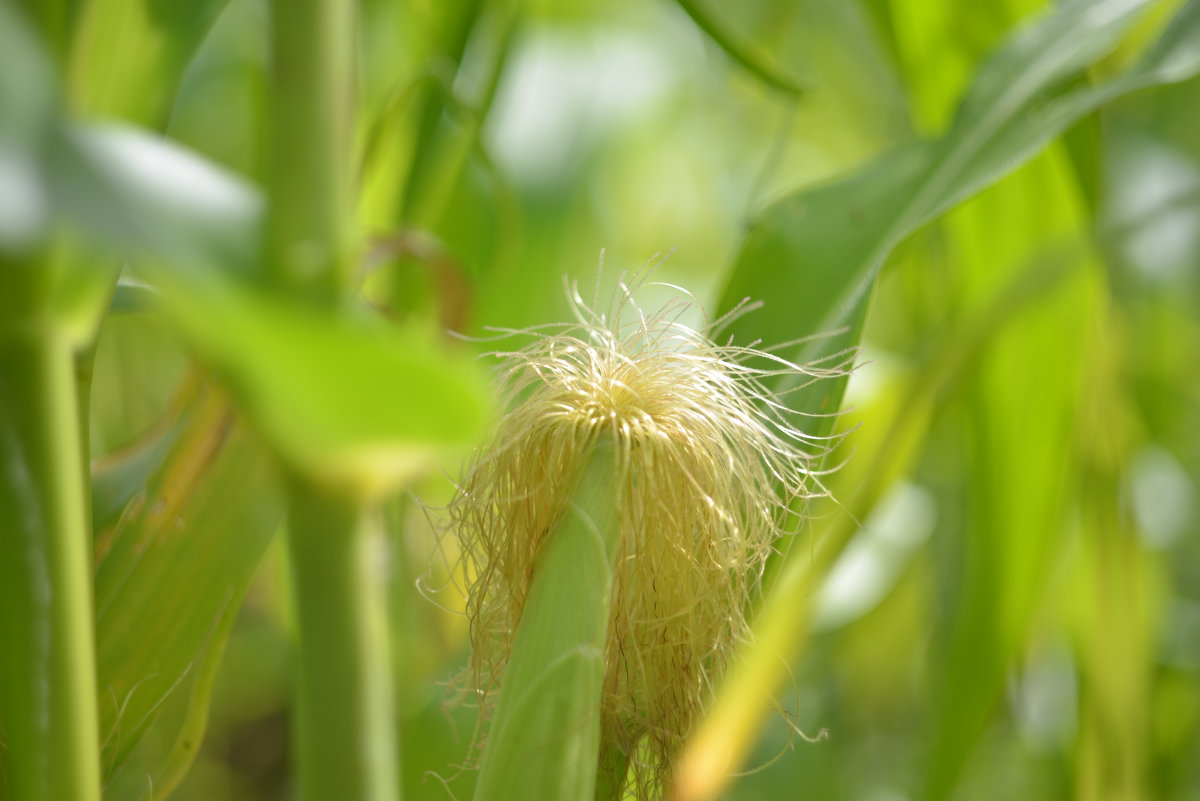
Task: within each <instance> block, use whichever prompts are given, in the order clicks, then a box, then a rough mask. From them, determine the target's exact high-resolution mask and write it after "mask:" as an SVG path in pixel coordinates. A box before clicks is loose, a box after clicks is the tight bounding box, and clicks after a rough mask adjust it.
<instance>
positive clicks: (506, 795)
mask: <svg viewBox="0 0 1200 801" xmlns="http://www.w3.org/2000/svg"><path fill="white" fill-rule="evenodd" d="M615 460H616V454H615V449H614V448H613V447H612V446H611V445H610V443H608V442H605V441H601V442H599V443H597V445H596V446H595V447H594V452H593V453H592V456H591V458H590V459H589V461H588V463H587V465H586V467H585V468H584V470H583V474H582V475H581V476H580V478H579V485H578V488H577V489H576V491H575V494H574V497H573V498H572V503H571V506H570V508H569V509H568V510H567V512H566V514H565V516H564V518H563V521H562V523H561V524H559V526H558V529H557V530H556V531H554V532H553V533H552V534H551V535H550V538H549V539H548V541H547V542H546V544H545V545H543V546H542V550H543V552H542V555H541V556H540V558H539V560H538V564H537V567H536V568H535V572H534V576H533V582H532V583H531V584H530V587H529V595H528V597H527V598H526V600H525V608H524V610H523V611H522V613H521V620H520V623H518V625H517V632H516V635H515V638H514V640H513V647H512V652H511V654H510V656H509V659H508V666H507V667H506V668H505V671H504V679H503V684H502V686H501V689H500V700H499V703H498V704H497V707H496V717H495V719H494V720H493V721H492V726H491V730H490V732H489V733H488V745H487V750H486V751H485V752H484V755H483V761H482V764H481V765H480V768H479V781H478V784H477V785H476V787H475V801H511V799H518V798H529V799H534V798H538V799H542V798H544V799H579V800H580V801H583V799H591V798H593V797H595V795H596V773H597V754H598V753H599V752H600V702H601V689H602V685H603V681H604V664H605V660H604V654H605V643H606V639H607V634H608V617H609V607H610V604H611V600H612V579H613V572H614V561H615V559H616V553H617V544H618V540H619V527H618V517H617V512H616V510H615V502H614V499H615V498H616V489H617V483H616V482H617V478H616V476H617V470H616V463H615ZM610 767H611V766H610V765H606V766H605V769H606V770H609V769H610ZM622 778H624V776H623V775H622ZM606 784H609V785H611V784H612V782H611V781H610V780H609V777H606Z"/></svg>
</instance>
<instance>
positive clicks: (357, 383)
mask: <svg viewBox="0 0 1200 801" xmlns="http://www.w3.org/2000/svg"><path fill="white" fill-rule="evenodd" d="M164 289H165V294H166V300H167V305H168V307H169V309H170V310H171V312H172V313H173V316H174V319H175V320H176V321H177V322H178V324H179V325H180V327H181V328H182V330H183V332H184V334H185V336H186V337H187V339H188V340H189V341H190V342H191V344H192V345H193V346H194V347H195V348H196V350H197V352H198V353H199V355H200V357H201V358H202V359H203V360H205V361H206V362H208V363H209V364H210V365H212V366H213V367H215V368H216V369H217V370H218V372H219V373H220V374H221V375H222V377H223V378H224V379H225V380H226V381H227V382H228V384H229V386H230V387H231V389H232V390H233V392H234V393H235V395H236V396H237V399H238V401H239V404H240V406H241V408H242V409H243V410H245V411H246V413H247V414H248V415H249V416H250V418H251V419H252V421H253V422H254V423H255V424H256V425H257V427H258V429H259V430H260V431H261V432H262V433H263V435H264V436H265V437H266V438H267V440H268V441H269V442H270V443H271V445H272V446H274V448H275V449H276V450H277V452H278V453H279V454H280V455H281V456H282V457H283V458H284V459H285V460H286V461H287V462H288V464H289V465H290V466H291V467H292V468H294V469H296V470H299V471H301V472H302V473H303V474H305V475H306V476H309V477H310V478H311V479H312V480H315V481H317V482H319V483H322V484H325V485H328V486H333V487H337V488H340V489H343V490H347V491H351V492H354V493H356V494H367V495H372V494H375V493H378V492H382V491H386V490H389V489H392V488H395V487H396V486H400V485H403V484H405V483H407V482H409V481H411V480H412V479H413V478H415V477H416V476H417V475H419V474H420V473H421V472H423V471H425V470H426V469H428V468H429V467H430V465H431V464H433V463H434V461H435V460H436V458H437V457H438V456H439V455H441V454H443V453H444V452H445V451H446V450H448V449H450V450H452V449H465V448H468V447H470V446H471V445H473V444H474V443H475V441H476V439H477V438H478V437H480V436H482V434H483V432H484V430H485V427H486V426H487V424H488V422H489V419H490V401H489V390H488V384H487V382H486V380H485V379H484V377H483V375H482V371H481V370H479V369H478V367H477V366H476V365H475V364H473V363H472V362H471V361H470V359H469V357H468V355H467V354H466V353H457V354H455V353H452V352H450V351H449V350H448V349H447V348H446V346H445V344H444V343H443V342H440V341H439V340H438V339H437V338H435V336H434V335H433V333H432V332H429V331H422V330H415V329H407V330H400V329H397V328H395V327H392V326H389V325H385V324H382V323H380V322H378V321H373V320H370V319H366V318H358V319H354V318H347V317H342V316H339V315H337V314H335V313H333V312H327V311H324V310H318V309H315V308H309V307H303V306H299V305H291V304H286V303H283V302H280V301H278V300H274V299H270V298H267V297H264V296H260V295H257V294H256V293H254V292H252V291H246V290H239V289H236V288H235V285H234V284H232V283H224V284H222V283H218V282H216V281H191V282H182V283H180V282H172V281H170V280H167V281H166V284H165V287H164Z"/></svg>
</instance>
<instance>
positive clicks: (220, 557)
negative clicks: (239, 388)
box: [95, 390, 283, 786]
mask: <svg viewBox="0 0 1200 801" xmlns="http://www.w3.org/2000/svg"><path fill="white" fill-rule="evenodd" d="M178 425H179V426H181V430H180V432H179V433H178V434H177V441H176V442H175V444H174V445H173V447H172V448H171V450H170V452H169V453H168V455H167V457H166V459H165V460H163V462H162V464H161V465H160V466H159V467H158V468H157V469H155V470H154V471H153V472H152V473H151V475H150V476H149V478H148V480H147V482H146V484H145V486H144V488H143V489H142V490H141V491H139V492H138V493H137V494H136V495H135V496H134V497H133V499H132V500H131V502H130V503H129V504H128V505H127V506H126V507H125V509H124V510H123V513H122V515H121V517H120V519H119V520H118V522H117V523H116V524H115V525H114V526H112V527H111V528H107V529H101V530H99V531H97V532H96V537H97V539H96V574H95V592H96V640H97V683H98V688H99V692H100V718H101V720H100V735H101V747H102V757H103V767H104V773H105V777H106V780H109V781H111V780H112V779H113V778H114V777H115V776H116V774H117V773H118V772H119V771H120V769H121V767H122V765H123V764H124V762H125V760H126V759H127V757H128V756H129V754H130V753H131V751H132V749H133V747H134V746H135V745H136V744H137V742H138V741H139V739H140V738H141V736H142V735H143V734H144V733H145V731H146V730H147V729H148V727H150V726H151V725H153V724H154V721H155V719H156V717H157V715H158V713H159V712H160V710H161V709H162V707H163V705H164V704H165V703H166V701H167V700H168V698H169V697H170V696H171V694H172V693H173V692H175V691H177V690H179V689H180V688H182V687H184V686H185V680H186V679H188V678H189V676H191V675H192V673H193V672H197V671H200V670H201V667H202V664H203V659H204V655H205V654H206V653H208V652H209V651H208V649H209V647H210V645H211V640H212V638H213V636H214V632H218V631H219V630H220V629H221V621H222V620H224V619H225V617H226V616H227V615H228V613H229V608H230V605H233V606H234V607H235V608H236V607H237V606H238V605H240V603H241V599H242V597H243V595H244V594H245V592H246V589H247V587H248V586H249V584H250V581H251V579H252V578H253V576H254V574H255V572H256V570H257V568H258V565H259V563H260V562H261V561H262V558H263V554H264V553H265V552H266V549H267V545H268V543H269V542H270V540H271V537H272V535H273V534H274V532H275V530H276V529H277V527H278V525H279V522H280V520H281V519H282V514H283V500H282V493H281V491H280V488H279V487H278V485H277V482H276V479H275V475H274V470H273V469H272V465H271V462H270V460H269V459H268V458H267V457H266V454H265V453H264V452H263V450H262V448H261V446H259V445H258V444H257V443H256V442H255V441H254V440H253V438H252V437H250V436H249V435H248V432H247V431H246V428H245V425H244V424H242V423H239V422H238V421H237V420H236V418H235V416H234V413H233V411H232V409H231V408H230V406H229V404H228V401H226V400H225V399H223V398H222V397H220V396H219V395H217V394H216V393H214V392H213V391H211V390H204V391H201V393H200V394H199V395H198V396H197V397H195V398H194V399H193V400H192V401H191V403H190V404H189V408H188V410H187V411H186V412H185V414H184V416H183V417H182V418H181V420H180V422H179V423H178ZM135 784H137V785H138V786H144V782H137V783H135Z"/></svg>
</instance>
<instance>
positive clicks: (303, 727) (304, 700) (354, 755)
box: [288, 484, 398, 801]
mask: <svg viewBox="0 0 1200 801" xmlns="http://www.w3.org/2000/svg"><path fill="white" fill-rule="evenodd" d="M288 535H289V536H288V544H289V546H290V551H289V553H290V556H291V563H292V579H293V583H294V586H295V596H296V615H297V619H298V622H299V633H298V640H299V642H298V655H299V664H298V670H297V676H296V689H297V699H296V701H297V710H296V715H297V721H296V729H295V742H296V745H297V754H296V765H297V770H298V778H299V781H300V797H301V798H302V799H304V800H305V801H326V800H327V799H328V800H332V799H348V798H353V799H362V801H384V800H385V799H395V798H397V797H398V793H397V792H396V782H397V779H398V773H397V770H396V764H395V754H396V738H395V731H394V720H393V707H392V700H391V672H390V669H389V662H388V648H387V643H388V629H387V622H386V619H387V612H386V601H385V598H386V594H385V588H384V581H383V576H382V575H381V572H380V570H379V554H378V550H379V546H381V545H382V541H381V540H380V539H379V532H378V531H377V530H376V529H375V527H374V526H373V525H372V523H371V515H370V514H369V513H367V512H365V511H364V510H363V509H362V508H361V507H360V506H359V505H357V504H356V503H355V502H353V501H352V500H348V499H346V498H343V497H340V496H338V495H331V494H328V493H325V492H323V491H321V490H320V489H318V488H316V487H308V486H304V485H303V484H297V485H295V486H294V487H293V492H292V507H291V520H290V524H289V526H288Z"/></svg>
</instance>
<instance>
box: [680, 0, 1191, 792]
mask: <svg viewBox="0 0 1200 801" xmlns="http://www.w3.org/2000/svg"><path fill="white" fill-rule="evenodd" d="M1146 5H1147V4H1144V3H1138V2H1109V3H1081V2H1074V3H1068V4H1066V5H1064V6H1062V7H1060V8H1059V9H1058V10H1056V11H1055V12H1053V13H1051V14H1050V15H1049V16H1047V17H1045V18H1044V19H1043V20H1041V21H1040V22H1039V23H1037V24H1035V25H1034V26H1032V27H1029V28H1026V29H1025V30H1023V31H1022V32H1020V33H1019V34H1018V35H1017V36H1015V37H1014V38H1012V39H1011V40H1010V41H1009V42H1008V43H1007V44H1005V45H1004V46H1003V47H1002V48H1001V49H1000V50H999V51H998V52H997V54H996V55H995V56H993V57H992V58H991V59H989V60H988V61H987V62H986V63H985V64H984V65H983V66H982V67H981V69H980V72H979V74H978V75H977V77H976V80H975V82H974V83H973V85H972V87H971V89H970V90H969V91H968V93H967V96H966V99H965V100H964V102H963V104H962V106H961V109H960V112H959V116H958V118H957V119H956V121H955V123H954V124H953V126H952V127H951V129H950V130H949V131H948V132H947V133H946V134H945V135H944V136H943V137H942V138H941V139H938V140H935V141H933V142H925V143H917V144H914V145H912V146H910V147H907V148H904V149H901V150H899V151H896V152H894V153H892V154H889V155H887V156H884V157H883V158H881V159H880V160H878V161H877V162H875V163H874V164H872V165H870V166H868V167H866V168H865V169H863V170H862V171H860V172H858V173H857V174H855V175H853V176H851V177H849V178H847V179H844V180H842V181H840V182H837V183H835V184H832V185H830V186H826V187H820V188H817V189H812V190H805V191H802V192H799V193H797V194H795V195H793V196H791V197H789V198H786V199H785V200H783V201H781V202H780V203H777V204H775V205H773V206H771V207H770V208H768V209H767V210H766V211H765V212H764V213H763V215H762V216H761V217H760V218H759V219H758V221H757V222H756V223H755V224H754V226H753V227H752V229H751V231H750V232H749V234H748V236H747V240H746V243H745V245H744V247H743V249H742V252H741V254H740V256H739V258H738V260H737V262H736V264H735V267H734V270H733V272H732V273H731V275H730V278H729V281H728V283H727V286H726V289H725V292H724V294H723V296H722V300H721V304H720V306H721V308H722V309H723V310H724V309H729V308H732V307H733V306H734V305H736V304H737V303H738V302H740V301H741V300H742V299H743V298H745V297H751V298H761V297H771V298H783V299H784V301H783V302H777V303H775V304H773V305H768V306H767V307H766V308H764V309H763V310H762V311H759V312H756V313H755V314H751V315H747V316H745V317H743V318H740V319H738V320H736V321H735V322H734V324H733V325H732V326H731V330H732V333H733V334H734V335H735V337H736V338H737V339H739V340H740V341H749V340H753V339H759V338H762V339H764V340H766V341H767V342H772V341H787V340H790V339H793V338H795V337H800V336H808V335H811V334H812V333H814V332H822V331H826V332H836V333H834V334H833V335H832V336H829V337H826V338H823V339H819V340H815V341H809V342H805V343H802V344H799V345H797V346H796V347H795V348H793V349H792V351H791V353H790V356H791V357H792V358H794V359H795V360H797V361H811V360H814V359H820V358H823V357H824V358H828V357H829V356H830V354H835V353H837V352H838V351H840V350H842V349H843V348H846V347H853V346H855V345H856V344H857V343H858V341H859V338H860V336H861V331H862V325H863V322H864V320H865V316H866V310H867V304H868V302H869V299H870V293H871V289H872V287H873V285H874V282H875V279H876V278H877V277H878V274H879V271H880V269H881V268H882V266H883V263H884V262H885V260H886V258H887V256H888V255H889V254H890V252H891V251H892V250H893V249H894V248H895V246H896V245H897V244H899V243H900V242H901V241H902V240H903V239H904V238H905V237H907V236H909V235H910V234H912V233H913V232H914V231H916V230H917V229H918V228H919V227H921V226H922V225H925V224H927V223H928V222H930V221H931V220H933V219H935V218H937V217H938V216H940V215H942V214H944V213H945V212H946V211H948V210H949V209H951V208H953V207H954V206H955V205H956V204H958V203H959V202H961V201H962V200H964V199H966V198H967V197H969V196H970V195H972V194H974V193H976V192H978V191H979V190H981V189H982V188H984V187H985V186H987V185H988V184H990V183H992V182H994V181H996V180H998V179H999V178H1000V177H1002V176H1003V175H1005V174H1006V173H1007V172H1009V171H1011V170H1013V169H1015V168H1016V167H1017V166H1019V165H1020V164H1022V163H1024V162H1025V161H1027V160H1028V159H1029V158H1030V157H1031V156H1032V155H1033V154H1035V153H1036V152H1037V151H1038V150H1039V149H1040V148H1041V147H1042V146H1044V145H1045V144H1046V143H1047V142H1049V141H1050V140H1052V139H1053V138H1054V137H1055V136H1057V135H1058V134H1060V133H1061V132H1062V131H1063V130H1064V129H1065V128H1066V127H1067V126H1069V125H1070V124H1072V123H1073V122H1075V121H1077V120H1078V119H1080V118H1081V117H1083V116H1084V115H1086V114H1088V113H1091V112H1092V111H1094V110H1095V109H1096V108H1099V107H1100V106H1102V105H1104V104H1105V103H1108V102H1110V101H1111V100H1113V99H1114V98H1116V97H1118V96H1120V95H1122V94H1124V93H1127V92H1130V91H1134V90H1136V89H1139V88H1142V87H1146V86H1151V85H1155V84H1160V83H1169V82H1175V81H1180V80H1184V79H1186V78H1188V77H1191V76H1193V75H1195V74H1197V73H1198V72H1200V3H1196V2H1192V3H1188V4H1187V5H1186V6H1185V7H1184V8H1183V9H1181V11H1180V12H1179V13H1178V14H1177V15H1176V17H1175V18H1174V20H1173V21H1172V22H1171V24H1170V26H1169V27H1168V28H1167V29H1166V31H1165V32H1164V33H1163V35H1162V36H1161V37H1160V39H1159V40H1158V42H1157V43H1155V45H1154V46H1152V47H1151V48H1150V50H1149V51H1148V52H1147V53H1146V54H1145V55H1144V56H1143V58H1142V59H1141V60H1140V61H1139V62H1138V64H1136V65H1135V66H1134V67H1133V68H1131V69H1130V70H1129V71H1127V72H1125V73H1124V74H1122V75H1120V76H1118V77H1116V78H1114V79H1111V80H1110V81H1108V82H1107V83H1104V84H1101V85H1099V86H1083V87H1075V86H1072V85H1069V84H1068V81H1069V80H1070V79H1071V78H1072V77H1074V76H1075V75H1076V74H1077V73H1078V72H1079V71H1080V70H1081V69H1082V68H1084V67H1086V66H1087V64H1088V63H1089V62H1090V61H1091V60H1094V59H1096V58H1098V57H1099V56H1101V55H1103V54H1104V53H1105V52H1106V51H1107V50H1108V49H1110V48H1111V47H1112V46H1114V44H1115V43H1116V42H1117V41H1118V39H1119V38H1120V35H1121V34H1122V33H1123V32H1124V31H1125V30H1127V29H1128V27H1129V26H1130V25H1131V24H1132V23H1133V22H1134V21H1135V20H1136V18H1137V16H1138V12H1139V11H1140V10H1142V8H1143V7H1144V6H1146ZM843 390H844V380H843V381H839V382H833V381H824V382H819V383H817V384H815V385H813V386H812V387H811V388H805V389H803V390H801V391H798V392H795V393H793V394H792V395H791V396H790V398H791V400H790V402H791V404H792V405H793V406H794V408H796V409H798V410H801V411H806V412H818V413H825V412H832V411H836V410H837V408H838V407H839V405H840V399H841V394H842V392H843ZM832 425H833V421H832V420H831V419H830V418H817V419H815V420H814V421H813V425H812V426H810V430H811V431H812V432H813V433H816V434H827V433H828V432H829V431H830V430H831V429H832ZM1027 561H1029V564H1028V565H1024V566H1022V567H1021V570H1022V571H1023V574H1022V577H1023V578H1029V576H1031V575H1033V574H1034V573H1036V570H1037V565H1036V563H1037V562H1038V561H1039V558H1038V556H1037V554H1031V555H1030V556H1029V559H1028V560H1027ZM784 564H785V565H786V569H787V570H788V571H789V573H797V574H798V575H799V574H803V573H805V569H807V568H809V567H810V566H809V565H807V564H806V563H805V564H802V563H799V562H795V560H787V561H785V562H784ZM811 567H812V569H818V568H819V567H820V560H814V562H813V565H812V566H811ZM802 568H804V569H802ZM768 569H769V570H772V571H773V570H777V569H779V563H778V561H777V562H776V563H774V564H771V565H769V567H768ZM810 572H811V571H810ZM1026 574H1028V575H1026ZM788 584H789V585H790V586H791V587H792V590H791V591H789V592H788V593H784V594H782V595H781V594H778V593H777V594H775V595H770V596H768V599H767V601H766V604H765V606H764V611H763V614H762V619H763V621H765V625H767V626H768V627H769V630H760V631H759V632H758V634H759V642H760V643H766V645H760V646H752V647H750V648H748V649H747V652H746V654H745V659H746V662H745V664H746V665H747V667H746V668H745V669H741V670H739V671H738V675H737V676H735V677H734V678H733V680H731V682H730V683H729V684H728V685H726V687H723V688H722V690H721V691H719V692H718V695H717V699H716V704H715V707H714V708H716V709H725V710H726V711H728V712H729V713H730V714H729V715H728V716H727V717H719V718H717V717H714V718H712V719H710V720H709V721H707V722H706V723H705V724H704V727H703V728H702V730H701V733H700V734H701V736H700V737H698V738H697V740H696V742H695V743H694V744H693V745H692V746H691V747H690V748H689V751H688V753H687V754H685V757H684V762H683V763H682V764H683V766H684V767H683V769H682V772H681V774H680V782H681V783H680V784H679V786H678V788H677V789H679V792H680V795H679V797H680V798H692V799H701V798H710V797H712V795H713V794H714V793H715V792H716V791H717V789H718V788H719V787H720V786H721V785H722V784H723V783H724V781H725V779H724V776H725V773H726V771H732V770H736V769H737V766H738V765H739V764H740V759H742V758H743V756H744V754H745V750H744V749H745V748H747V747H748V745H747V743H745V742H741V741H739V740H738V738H737V736H734V737H733V738H732V739H731V738H730V735H729V732H742V733H748V732H752V731H753V730H754V727H753V726H750V727H749V728H747V727H746V726H745V724H744V722H743V720H742V718H744V717H745V716H746V715H752V716H756V715H759V714H761V712H756V711H752V710H750V709H749V708H750V707H756V706H757V705H758V702H756V701H754V700H753V699H754V698H756V697H757V696H756V695H755V693H762V692H764V690H763V687H762V685H763V684H764V683H765V682H764V681H762V680H758V681H751V682H749V683H748V682H747V681H746V677H748V676H749V677H754V676H758V675H759V674H760V672H761V675H763V676H769V675H773V674H772V673H771V671H770V670H766V668H765V667H764V666H765V665H766V663H767V662H776V663H777V662H778V661H779V657H780V655H781V654H788V653H792V652H794V651H795V650H796V649H798V648H799V647H800V645H801V644H802V642H803V641H804V639H805V638H806V637H807V626H806V625H805V624H804V623H803V621H797V622H798V623H799V625H794V624H787V625H782V624H778V621H780V620H787V619H789V618H788V615H790V614H791V612H792V611H794V610H795V609H797V608H798V601H797V596H796V593H800V594H801V595H803V594H804V593H807V592H810V591H811V582H810V581H807V580H798V581H789V582H788ZM1022 586H1025V585H1022ZM780 589H782V587H780ZM800 606H802V605H800ZM773 610H774V611H773ZM969 645H970V644H969V643H967V645H966V646H965V647H969ZM739 676H740V679H739V678H738V677H739ZM750 684H755V686H754V687H753V688H752V689H751V688H750ZM739 685H740V686H739ZM747 692H749V693H750V694H749V695H747ZM988 692H990V690H989V691H988ZM739 693H740V695H739ZM726 694H728V695H730V697H731V698H734V697H738V698H741V699H743V700H745V701H746V702H745V703H725V702H724V700H723V698H724V696H725V695H726ZM980 695H981V694H980ZM981 697H982V695H981ZM747 699H749V700H747ZM948 731H949V730H948ZM954 731H957V732H958V734H953V733H952V734H950V735H949V739H948V742H957V740H961V741H962V744H965V743H967V742H968V741H967V740H965V739H964V736H963V733H964V732H965V731H966V729H965V728H959V729H955V730H954ZM955 738H957V740H956V739H955ZM957 750H958V751H959V752H961V753H965V751H962V749H961V748H959V749H957ZM714 755H717V756H714ZM955 764H958V763H955ZM714 766H715V767H714ZM955 770H956V768H953V767H952V768H950V769H948V770H947V772H946V776H947V777H950V776H952V775H953V773H954V771H955ZM948 782H949V778H947V779H946V782H945V783H944V784H943V785H942V786H943V788H944V787H945V786H947V784H948Z"/></svg>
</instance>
